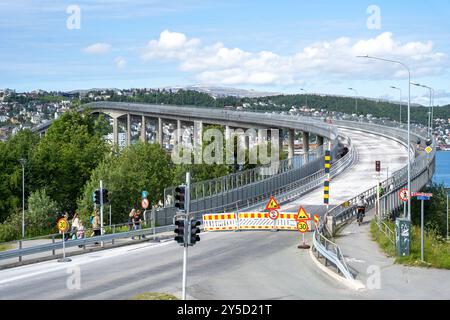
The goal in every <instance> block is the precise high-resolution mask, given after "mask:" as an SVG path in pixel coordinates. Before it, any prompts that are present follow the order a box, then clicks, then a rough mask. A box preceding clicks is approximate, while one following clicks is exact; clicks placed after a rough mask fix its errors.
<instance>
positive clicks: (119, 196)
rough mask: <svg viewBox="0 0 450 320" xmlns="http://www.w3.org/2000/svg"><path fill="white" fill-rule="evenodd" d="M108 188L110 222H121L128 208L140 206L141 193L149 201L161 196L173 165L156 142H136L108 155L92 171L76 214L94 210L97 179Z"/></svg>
mask: <svg viewBox="0 0 450 320" xmlns="http://www.w3.org/2000/svg"><path fill="white" fill-rule="evenodd" d="M100 180H103V186H104V188H106V189H107V190H108V198H109V201H110V204H111V208H112V217H113V221H112V222H113V223H124V222H125V221H126V220H127V217H128V213H129V211H130V210H131V208H133V207H134V208H138V207H140V205H141V204H140V203H141V192H142V191H143V190H146V191H148V195H149V200H150V203H151V204H156V203H158V202H159V201H162V200H163V198H164V188H166V187H168V186H170V185H171V184H172V182H173V166H172V165H171V163H170V158H169V156H168V155H167V154H166V152H165V151H164V150H163V149H162V148H161V146H160V145H159V144H149V143H147V142H145V143H144V142H138V143H136V144H134V145H131V146H128V147H126V148H125V149H123V150H122V151H121V152H120V153H118V152H117V153H113V154H111V155H109V156H108V157H107V158H106V159H105V160H104V161H103V162H102V163H101V164H100V165H99V166H98V167H97V168H96V169H95V170H94V171H93V172H92V174H91V177H90V179H89V181H88V182H87V184H86V185H85V187H84V191H83V193H82V196H81V197H80V198H79V200H78V213H79V214H80V215H82V216H83V217H85V218H86V217H87V216H88V215H89V214H90V212H92V209H93V205H94V204H93V200H92V193H93V192H94V190H95V189H98V188H99V181H100Z"/></svg>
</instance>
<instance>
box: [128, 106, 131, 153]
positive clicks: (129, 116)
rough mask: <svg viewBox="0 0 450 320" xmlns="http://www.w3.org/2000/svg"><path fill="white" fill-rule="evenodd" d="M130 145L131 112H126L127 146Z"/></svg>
mask: <svg viewBox="0 0 450 320" xmlns="http://www.w3.org/2000/svg"><path fill="white" fill-rule="evenodd" d="M129 145H131V114H130V113H127V146H129Z"/></svg>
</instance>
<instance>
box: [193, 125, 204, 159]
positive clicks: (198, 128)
mask: <svg viewBox="0 0 450 320" xmlns="http://www.w3.org/2000/svg"><path fill="white" fill-rule="evenodd" d="M202 146H203V122H201V121H194V163H195V164H202V163H203V156H202V155H203V150H202V149H203V148H202Z"/></svg>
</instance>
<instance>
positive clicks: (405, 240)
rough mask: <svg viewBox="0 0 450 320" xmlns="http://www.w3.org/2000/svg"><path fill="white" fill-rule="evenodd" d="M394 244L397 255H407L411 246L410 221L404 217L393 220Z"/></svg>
mask: <svg viewBox="0 0 450 320" xmlns="http://www.w3.org/2000/svg"><path fill="white" fill-rule="evenodd" d="M395 245H396V248H397V255H398V256H399V257H405V256H409V254H410V248H411V221H409V220H408V219H405V218H397V220H395Z"/></svg>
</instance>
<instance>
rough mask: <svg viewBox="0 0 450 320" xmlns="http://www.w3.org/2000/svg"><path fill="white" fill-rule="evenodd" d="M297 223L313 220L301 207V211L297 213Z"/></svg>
mask: <svg viewBox="0 0 450 320" xmlns="http://www.w3.org/2000/svg"><path fill="white" fill-rule="evenodd" d="M296 220H297V221H301V220H311V218H310V217H309V216H308V214H307V213H306V211H305V209H303V207H300V209H298V213H297V219H296Z"/></svg>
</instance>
